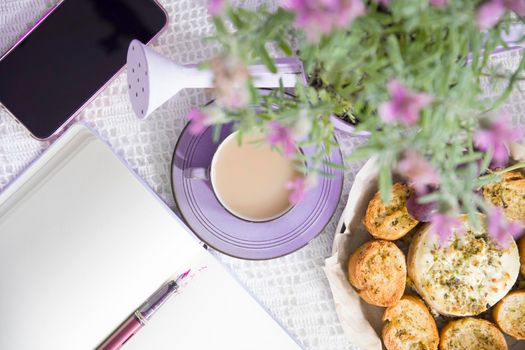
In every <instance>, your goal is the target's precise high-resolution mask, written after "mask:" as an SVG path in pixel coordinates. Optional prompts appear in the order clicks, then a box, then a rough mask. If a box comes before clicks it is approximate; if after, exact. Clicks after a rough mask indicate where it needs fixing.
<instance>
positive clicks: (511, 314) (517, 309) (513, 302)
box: [492, 290, 525, 340]
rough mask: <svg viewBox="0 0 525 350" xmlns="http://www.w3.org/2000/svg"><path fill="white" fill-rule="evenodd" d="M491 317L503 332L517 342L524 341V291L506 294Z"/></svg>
mask: <svg viewBox="0 0 525 350" xmlns="http://www.w3.org/2000/svg"><path fill="white" fill-rule="evenodd" d="M492 315H493V316H494V320H495V321H496V324H497V325H498V326H499V328H500V329H501V330H502V331H503V332H505V333H507V334H508V335H510V336H513V337H514V338H516V339H518V340H525V290H517V291H514V292H510V293H509V294H507V295H506V296H505V297H504V298H503V299H501V301H500V302H499V303H498V304H496V307H495V308H494V310H492Z"/></svg>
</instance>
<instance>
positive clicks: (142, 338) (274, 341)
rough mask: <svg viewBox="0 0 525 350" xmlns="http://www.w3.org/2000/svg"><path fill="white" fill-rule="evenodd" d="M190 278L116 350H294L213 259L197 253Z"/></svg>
mask: <svg viewBox="0 0 525 350" xmlns="http://www.w3.org/2000/svg"><path fill="white" fill-rule="evenodd" d="M188 267H189V268H191V271H192V272H191V274H190V276H188V278H187V279H186V280H185V282H184V283H183V287H182V288H181V291H180V292H179V294H177V295H175V296H173V297H172V298H171V299H169V300H168V301H167V302H166V304H164V305H163V306H162V307H161V308H160V309H159V311H158V312H157V313H156V314H155V315H154V316H153V318H152V319H151V321H150V322H149V323H148V324H147V325H145V326H144V327H143V328H142V329H141V330H140V331H139V332H138V333H137V334H135V336H133V337H132V338H131V339H130V340H129V341H128V342H127V343H126V344H125V345H124V347H122V350H151V349H155V350H197V349H198V350H247V349H249V350H300V349H301V347H300V346H299V345H298V344H297V343H296V342H295V341H294V340H293V339H292V338H291V337H290V336H289V335H288V334H287V333H286V332H285V331H284V330H283V328H282V327H281V326H280V325H279V324H277V323H276V322H275V321H274V320H273V319H272V318H271V316H270V315H269V314H267V313H266V311H265V310H264V309H263V308H262V307H261V306H260V305H259V304H258V303H257V301H255V299H253V298H252V297H251V295H250V294H249V293H248V292H247V291H246V290H245V289H244V288H243V287H242V286H241V285H240V284H239V283H238V282H237V281H236V280H235V279H234V278H233V277H232V276H231V275H230V274H229V272H228V271H227V270H226V269H225V268H224V267H222V266H221V265H220V264H219V263H218V262H217V261H216V260H215V258H213V256H212V255H211V254H209V253H207V252H203V253H202V254H200V255H199V256H198V257H196V258H195V259H193V260H192V261H191V262H190V263H189V264H188Z"/></svg>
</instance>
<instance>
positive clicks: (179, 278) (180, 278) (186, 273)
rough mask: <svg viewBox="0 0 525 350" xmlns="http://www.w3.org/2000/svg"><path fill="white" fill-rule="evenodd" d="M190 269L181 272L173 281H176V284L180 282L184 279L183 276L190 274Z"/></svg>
mask: <svg viewBox="0 0 525 350" xmlns="http://www.w3.org/2000/svg"><path fill="white" fill-rule="evenodd" d="M190 271H191V269H190V270H188V271H186V272H184V273H183V274H181V275H180V276H179V277H178V278H177V280H176V281H175V282H177V284H178V283H180V282H181V281H182V280H183V279H185V278H186V277H187V276H188V275H189V274H190Z"/></svg>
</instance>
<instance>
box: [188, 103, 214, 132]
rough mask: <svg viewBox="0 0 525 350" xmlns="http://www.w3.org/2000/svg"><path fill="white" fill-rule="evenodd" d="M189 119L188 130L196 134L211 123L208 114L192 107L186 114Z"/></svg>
mask: <svg viewBox="0 0 525 350" xmlns="http://www.w3.org/2000/svg"><path fill="white" fill-rule="evenodd" d="M187 118H188V120H189V121H190V126H189V130H190V133H191V134H193V135H198V134H200V133H202V132H203V131H204V129H206V127H207V126H208V125H211V120H210V118H209V116H208V115H207V114H206V113H204V112H203V111H202V110H200V109H198V108H193V109H192V110H191V111H190V113H189V114H188V116H187Z"/></svg>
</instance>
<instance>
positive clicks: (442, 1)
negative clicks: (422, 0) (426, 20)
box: [429, 0, 448, 7]
mask: <svg viewBox="0 0 525 350" xmlns="http://www.w3.org/2000/svg"><path fill="white" fill-rule="evenodd" d="M429 2H430V5H432V6H434V7H445V6H447V5H448V0H429Z"/></svg>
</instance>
